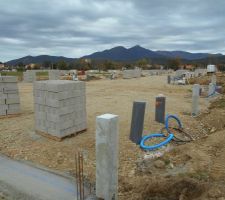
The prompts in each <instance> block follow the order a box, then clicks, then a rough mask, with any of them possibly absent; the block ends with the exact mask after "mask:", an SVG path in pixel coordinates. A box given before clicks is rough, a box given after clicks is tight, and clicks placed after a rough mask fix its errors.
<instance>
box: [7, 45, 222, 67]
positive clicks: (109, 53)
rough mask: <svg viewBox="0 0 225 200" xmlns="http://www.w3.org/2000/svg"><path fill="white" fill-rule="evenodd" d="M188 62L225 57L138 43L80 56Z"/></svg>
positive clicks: (28, 58) (37, 59)
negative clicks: (161, 49)
mask: <svg viewBox="0 0 225 200" xmlns="http://www.w3.org/2000/svg"><path fill="white" fill-rule="evenodd" d="M177 57H179V58H180V59H182V60H184V61H186V62H188V61H190V62H191V61H195V60H204V59H208V58H218V59H221V58H223V59H224V58H225V56H224V55H222V54H209V53H190V52H186V51H152V50H149V49H146V48H143V47H141V46H139V45H136V46H134V47H131V48H125V47H123V46H117V47H114V48H112V49H108V50H104V51H101V52H95V53H93V54H90V55H86V56H83V57H81V58H88V59H93V60H111V61H120V62H134V61H137V60H140V59H142V58H147V59H150V60H151V61H153V62H156V63H158V62H161V63H163V62H165V61H167V60H169V59H172V58H177ZM77 59H78V58H67V57H62V56H49V55H40V56H25V57H22V58H19V59H15V60H10V61H8V62H6V64H7V65H12V66H13V65H17V64H18V63H20V62H22V63H23V64H30V63H39V64H42V63H43V62H45V61H50V62H52V63H56V62H58V61H60V60H64V61H65V62H67V63H70V62H73V61H75V60H77Z"/></svg>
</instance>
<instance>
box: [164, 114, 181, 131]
mask: <svg viewBox="0 0 225 200" xmlns="http://www.w3.org/2000/svg"><path fill="white" fill-rule="evenodd" d="M171 118H172V119H175V120H176V121H177V123H178V126H179V128H180V129H181V128H182V124H181V121H180V119H179V118H178V117H177V116H176V115H166V119H165V128H166V130H167V132H168V133H171V132H170V129H169V119H171Z"/></svg>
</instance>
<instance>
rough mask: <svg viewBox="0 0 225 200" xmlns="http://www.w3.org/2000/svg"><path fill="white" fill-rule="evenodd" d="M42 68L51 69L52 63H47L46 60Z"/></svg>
mask: <svg viewBox="0 0 225 200" xmlns="http://www.w3.org/2000/svg"><path fill="white" fill-rule="evenodd" d="M42 66H43V67H44V68H45V69H50V68H52V63H51V62H50V61H49V60H46V61H44V62H43V63H42Z"/></svg>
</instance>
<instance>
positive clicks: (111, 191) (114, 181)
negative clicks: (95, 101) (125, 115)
mask: <svg viewBox="0 0 225 200" xmlns="http://www.w3.org/2000/svg"><path fill="white" fill-rule="evenodd" d="M118 118H119V117H118V116H117V115H113V114H104V115H101V116H98V117H97V118H96V196H97V198H100V199H105V200H112V199H115V200H117V199H118V152H119V150H118V148H119V146H118V137H119V124H118V123H119V122H118V121H119V119H118Z"/></svg>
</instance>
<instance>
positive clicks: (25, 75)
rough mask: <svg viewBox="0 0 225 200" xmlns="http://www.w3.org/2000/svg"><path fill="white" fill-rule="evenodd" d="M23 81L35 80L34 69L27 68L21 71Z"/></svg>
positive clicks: (30, 81)
mask: <svg viewBox="0 0 225 200" xmlns="http://www.w3.org/2000/svg"><path fill="white" fill-rule="evenodd" d="M23 81H24V82H26V83H33V82H34V81H36V71H34V70H27V71H25V72H23Z"/></svg>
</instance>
